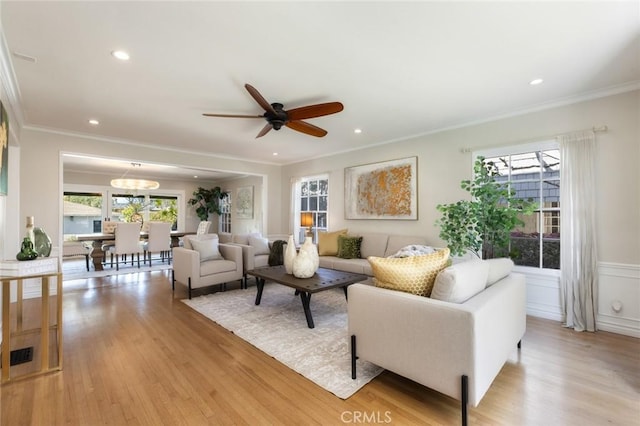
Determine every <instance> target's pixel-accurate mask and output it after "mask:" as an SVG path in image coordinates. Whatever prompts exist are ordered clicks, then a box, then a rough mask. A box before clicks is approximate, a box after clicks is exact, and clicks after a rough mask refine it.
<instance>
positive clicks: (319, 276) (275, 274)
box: [247, 266, 367, 328]
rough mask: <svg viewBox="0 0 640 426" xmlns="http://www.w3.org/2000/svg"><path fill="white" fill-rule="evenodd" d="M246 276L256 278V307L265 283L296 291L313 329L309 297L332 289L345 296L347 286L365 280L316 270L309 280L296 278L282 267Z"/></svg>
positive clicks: (364, 276) (252, 271) (321, 269)
mask: <svg viewBox="0 0 640 426" xmlns="http://www.w3.org/2000/svg"><path fill="white" fill-rule="evenodd" d="M247 274H249V275H253V276H254V277H256V282H257V286H258V294H256V305H259V304H260V300H261V299H262V291H263V290H264V283H265V281H273V282H275V283H278V284H282V285H286V286H287V287H291V288H293V289H295V290H296V294H299V295H300V300H302V307H303V308H304V315H305V316H306V317H307V325H308V326H309V328H314V324H313V317H312V316H311V308H310V305H311V295H312V294H313V293H319V292H321V291H325V290H329V289H332V288H337V287H342V288H343V289H344V295H345V297H346V296H347V287H348V286H349V284H353V283H357V282H360V281H364V280H366V279H367V276H366V275H362V274H354V273H352V272H343V271H335V270H333V269H325V268H318V270H317V271H316V273H315V274H314V275H313V276H312V277H311V278H296V277H294V276H293V275H289V274H287V272H286V271H285V269H284V266H265V267H263V268H256V269H253V270H251V271H247Z"/></svg>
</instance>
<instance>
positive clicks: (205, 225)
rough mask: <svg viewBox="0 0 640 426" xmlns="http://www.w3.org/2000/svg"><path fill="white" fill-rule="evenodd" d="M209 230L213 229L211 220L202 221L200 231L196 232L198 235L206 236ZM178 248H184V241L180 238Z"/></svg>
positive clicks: (199, 225)
mask: <svg viewBox="0 0 640 426" xmlns="http://www.w3.org/2000/svg"><path fill="white" fill-rule="evenodd" d="M209 228H211V221H210V220H202V221H200V223H199V224H198V229H197V230H196V235H204V234H208V233H209ZM178 247H184V240H183V239H182V238H180V240H179V242H178Z"/></svg>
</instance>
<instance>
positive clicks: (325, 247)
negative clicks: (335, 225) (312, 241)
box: [318, 229, 347, 256]
mask: <svg viewBox="0 0 640 426" xmlns="http://www.w3.org/2000/svg"><path fill="white" fill-rule="evenodd" d="M346 233H347V230H346V229H341V230H339V231H334V232H318V254H319V255H320V256H336V255H337V254H338V235H342V234H346Z"/></svg>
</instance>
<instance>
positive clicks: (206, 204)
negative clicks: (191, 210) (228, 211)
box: [188, 186, 229, 220]
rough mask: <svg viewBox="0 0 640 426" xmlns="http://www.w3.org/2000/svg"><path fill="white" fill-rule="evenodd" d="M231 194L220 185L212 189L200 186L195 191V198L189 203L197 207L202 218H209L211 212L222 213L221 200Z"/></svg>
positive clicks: (197, 212) (197, 211)
mask: <svg viewBox="0 0 640 426" xmlns="http://www.w3.org/2000/svg"><path fill="white" fill-rule="evenodd" d="M228 196H229V193H228V192H225V191H223V190H222V189H221V188H220V187H219V186H216V187H215V188H212V189H204V188H202V187H199V188H198V189H196V190H195V191H193V198H191V199H189V201H188V203H189V204H190V205H192V206H194V207H195V208H196V214H197V215H198V217H199V218H200V220H208V219H209V214H210V213H217V214H220V213H222V212H221V209H220V201H221V200H223V199H225V198H227V197H228Z"/></svg>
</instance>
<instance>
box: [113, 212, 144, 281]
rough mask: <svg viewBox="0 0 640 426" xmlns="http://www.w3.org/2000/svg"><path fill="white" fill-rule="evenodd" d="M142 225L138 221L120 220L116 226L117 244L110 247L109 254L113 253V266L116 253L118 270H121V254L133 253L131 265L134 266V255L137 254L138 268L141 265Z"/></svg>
mask: <svg viewBox="0 0 640 426" xmlns="http://www.w3.org/2000/svg"><path fill="white" fill-rule="evenodd" d="M140 227H141V224H140V223H138V222H131V223H126V222H120V223H118V226H116V233H115V235H116V239H115V245H114V246H113V247H110V248H109V254H110V255H111V267H112V268H113V255H114V254H115V255H116V271H118V270H120V268H119V265H120V255H124V256H126V255H128V254H131V265H132V266H133V255H134V254H135V255H137V258H138V268H139V267H140V253H141V252H142V251H143V250H142V243H141V242H140Z"/></svg>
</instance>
